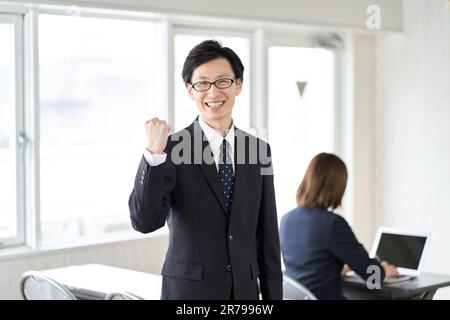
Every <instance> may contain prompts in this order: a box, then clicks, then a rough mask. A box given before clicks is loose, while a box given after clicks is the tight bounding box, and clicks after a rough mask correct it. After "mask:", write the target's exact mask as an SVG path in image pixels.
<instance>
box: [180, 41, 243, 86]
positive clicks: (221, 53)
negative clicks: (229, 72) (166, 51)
mask: <svg viewBox="0 0 450 320" xmlns="http://www.w3.org/2000/svg"><path fill="white" fill-rule="evenodd" d="M218 58H225V59H227V60H228V62H229V63H230V65H231V68H232V69H233V72H234V76H235V78H236V79H241V80H244V65H243V64H242V62H241V59H239V57H238V55H237V54H236V53H235V52H234V51H233V50H231V49H230V48H228V47H222V44H221V43H220V42H219V41H217V40H205V41H203V42H201V43H199V44H198V45H196V46H195V47H193V48H192V49H191V51H189V54H188V56H187V57H186V60H185V61H184V65H183V71H182V72H181V77H182V78H183V81H184V83H186V84H187V83H191V78H192V73H193V72H194V70H195V69H196V68H197V67H198V66H200V65H202V64H204V63H207V62H209V61H211V60H214V59H218Z"/></svg>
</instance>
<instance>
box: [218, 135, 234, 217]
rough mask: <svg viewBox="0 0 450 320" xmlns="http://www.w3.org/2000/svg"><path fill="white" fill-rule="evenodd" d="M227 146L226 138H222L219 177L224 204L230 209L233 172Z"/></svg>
mask: <svg viewBox="0 0 450 320" xmlns="http://www.w3.org/2000/svg"><path fill="white" fill-rule="evenodd" d="M227 146H228V147H230V144H229V143H228V142H227V140H225V139H223V142H222V148H221V150H220V156H219V178H220V184H221V185H222V189H223V196H224V200H225V206H226V207H227V208H228V210H231V204H232V202H233V189H234V174H233V162H232V161H231V155H230V153H229V152H227Z"/></svg>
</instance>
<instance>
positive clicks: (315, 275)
mask: <svg viewBox="0 0 450 320" xmlns="http://www.w3.org/2000/svg"><path fill="white" fill-rule="evenodd" d="M280 241H281V250H282V253H283V260H284V264H285V267H286V270H285V272H286V273H287V274H288V275H289V276H291V277H293V278H294V279H296V280H298V281H299V282H300V283H302V284H303V285H304V286H306V287H307V288H308V289H309V290H311V291H312V292H313V293H314V295H316V297H317V298H318V299H343V298H344V297H343V295H342V287H341V270H342V267H343V265H344V263H347V264H349V265H350V267H351V268H352V269H353V270H355V272H357V273H358V274H360V275H361V276H363V278H367V277H368V276H369V275H368V274H367V272H366V270H367V267H368V266H369V265H371V264H376V265H379V264H378V262H377V261H376V260H375V259H370V258H369V256H368V254H367V251H366V250H365V249H364V247H363V246H362V245H361V244H360V243H359V242H358V240H357V239H356V237H355V235H354V234H353V232H352V230H351V228H350V226H349V225H348V223H347V222H346V221H345V219H344V218H342V217H341V216H339V215H337V214H334V213H332V212H330V211H328V210H327V209H326V208H325V207H318V208H296V209H294V210H292V211H290V212H289V213H287V214H286V215H285V216H283V218H282V220H281V224H280Z"/></svg>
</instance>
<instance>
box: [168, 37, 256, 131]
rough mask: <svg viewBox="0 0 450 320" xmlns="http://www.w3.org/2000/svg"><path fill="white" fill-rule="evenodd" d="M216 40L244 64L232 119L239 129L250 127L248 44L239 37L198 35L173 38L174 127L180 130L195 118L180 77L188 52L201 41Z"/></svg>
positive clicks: (194, 109)
mask: <svg viewBox="0 0 450 320" xmlns="http://www.w3.org/2000/svg"><path fill="white" fill-rule="evenodd" d="M209 39H215V40H219V41H220V42H221V43H222V45H223V46H226V47H230V48H232V49H233V51H235V52H236V54H237V55H238V56H239V58H241V61H242V63H243V65H244V86H243V89H242V92H241V94H240V95H239V96H238V97H237V98H236V101H235V104H234V107H233V120H234V122H235V124H236V126H237V127H238V128H240V129H243V130H245V129H247V128H249V127H250V43H249V42H250V41H249V39H248V38H246V37H242V36H219V35H217V34H215V35H210V36H206V35H198V34H182V33H180V34H177V35H175V68H174V69H175V78H174V79H175V128H176V130H181V129H184V128H186V127H187V126H189V125H190V124H191V123H192V122H193V121H194V119H195V118H196V117H197V115H198V110H197V106H196V105H195V103H194V102H193V101H192V100H191V99H190V98H189V96H188V94H187V92H186V87H185V85H184V83H183V80H182V78H181V71H182V70H183V63H184V60H185V59H186V57H187V55H188V53H189V50H190V49H192V48H193V47H194V46H195V45H197V44H199V43H200V42H202V41H204V40H209Z"/></svg>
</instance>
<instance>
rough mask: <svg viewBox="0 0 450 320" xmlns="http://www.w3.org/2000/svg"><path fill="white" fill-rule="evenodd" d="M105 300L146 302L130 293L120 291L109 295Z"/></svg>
mask: <svg viewBox="0 0 450 320" xmlns="http://www.w3.org/2000/svg"><path fill="white" fill-rule="evenodd" d="M105 300H144V298H142V297H140V296H138V295H136V294H134V293H131V292H128V291H120V292H112V293H109V294H108V295H106V298H105Z"/></svg>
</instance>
